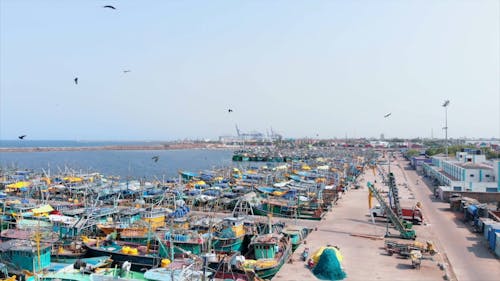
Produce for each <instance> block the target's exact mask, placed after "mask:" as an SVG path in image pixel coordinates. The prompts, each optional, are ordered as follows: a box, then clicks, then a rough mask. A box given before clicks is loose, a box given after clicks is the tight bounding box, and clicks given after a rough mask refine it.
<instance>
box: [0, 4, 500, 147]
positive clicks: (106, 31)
mask: <svg viewBox="0 0 500 281" xmlns="http://www.w3.org/2000/svg"><path fill="white" fill-rule="evenodd" d="M107 4H111V5H114V6H115V7H116V10H111V9H107V8H103V7H102V6H103V5H107ZM499 22H500V2H499V1H496V0H484V1H465V0H463V1H460V0H457V1H446V2H445V1H430V0H428V1H417V0H414V1H389V0H380V1H368V0H365V1H363V0H361V1H314V2H310V1H229V0H226V1H105V2H103V1H64V2H63V1H55V0H51V1H8V0H4V1H0V139H5V140H15V139H16V138H17V136H19V135H24V134H26V135H27V139H31V140H82V141H85V140H95V141H103V140H115V141H171V140H182V139H212V140H216V139H217V138H218V136H223V135H236V130H235V124H237V125H238V127H239V129H240V130H241V131H243V132H251V131H259V132H261V133H263V134H266V131H270V130H271V128H272V130H274V131H276V132H278V133H280V134H282V135H283V136H284V137H285V138H304V137H309V138H319V139H333V138H338V139H342V138H345V136H346V135H347V136H348V138H361V137H365V138H380V135H381V134H384V136H385V138H386V139H391V138H395V137H399V138H415V137H424V138H430V137H431V135H432V136H433V137H434V138H435V139H443V138H444V131H443V130H442V128H443V127H444V126H445V121H444V119H445V110H444V108H443V107H442V106H441V105H442V103H443V102H444V101H445V100H450V101H451V103H450V105H449V107H448V127H449V130H448V138H462V137H467V138H492V137H495V138H499V137H500V81H499V80H500V78H499V77H500V24H499ZM128 70H130V72H124V71H128ZM75 77H78V84H77V85H76V84H75V83H74V78H75ZM228 109H232V110H233V111H232V112H228ZM388 113H392V115H391V116H389V117H388V118H384V115H386V114H388Z"/></svg>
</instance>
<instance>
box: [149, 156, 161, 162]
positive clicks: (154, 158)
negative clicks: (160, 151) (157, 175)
mask: <svg viewBox="0 0 500 281" xmlns="http://www.w3.org/2000/svg"><path fill="white" fill-rule="evenodd" d="M151 159H153V161H155V163H156V162H158V160H160V156H153V157H151Z"/></svg>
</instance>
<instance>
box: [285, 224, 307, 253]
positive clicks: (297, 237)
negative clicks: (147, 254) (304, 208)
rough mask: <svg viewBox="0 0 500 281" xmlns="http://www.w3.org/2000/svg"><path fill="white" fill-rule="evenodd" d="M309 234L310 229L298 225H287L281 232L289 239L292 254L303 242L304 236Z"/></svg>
mask: <svg viewBox="0 0 500 281" xmlns="http://www.w3.org/2000/svg"><path fill="white" fill-rule="evenodd" d="M310 232H311V229H310V228H306V227H303V226H298V225H288V226H285V228H283V229H282V230H281V233H283V234H284V235H285V236H288V237H289V238H290V242H291V243H292V252H294V251H295V250H296V249H297V248H298V247H299V246H300V244H302V243H303V242H304V240H305V238H306V236H307V235H308V234H309V233H310Z"/></svg>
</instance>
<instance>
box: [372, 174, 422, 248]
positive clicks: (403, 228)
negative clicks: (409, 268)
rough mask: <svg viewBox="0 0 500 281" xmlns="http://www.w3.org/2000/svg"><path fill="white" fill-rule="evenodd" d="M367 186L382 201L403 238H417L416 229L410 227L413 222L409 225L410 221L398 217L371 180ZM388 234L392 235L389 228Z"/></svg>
mask: <svg viewBox="0 0 500 281" xmlns="http://www.w3.org/2000/svg"><path fill="white" fill-rule="evenodd" d="M393 177H394V176H393ZM367 186H368V189H369V190H370V192H371V193H372V194H373V196H374V197H375V198H376V199H377V201H378V202H379V203H380V206H382V207H383V208H384V209H385V211H386V215H387V218H388V219H389V220H390V221H391V222H392V224H393V225H394V227H395V228H396V229H397V230H398V231H399V234H400V236H401V238H403V239H415V238H416V237H417V235H416V233H415V230H414V229H410V228H409V227H411V224H410V225H409V224H408V223H406V222H405V221H403V220H402V219H400V218H399V217H398V215H397V214H396V213H395V212H394V211H393V210H392V208H391V207H390V206H388V204H387V203H386V202H385V200H384V198H382V196H381V195H380V192H379V191H378V190H377V188H375V185H374V184H372V183H371V182H368V184H367ZM387 236H391V234H390V233H389V229H387V232H386V237H387Z"/></svg>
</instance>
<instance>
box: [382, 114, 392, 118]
mask: <svg viewBox="0 0 500 281" xmlns="http://www.w3.org/2000/svg"><path fill="white" fill-rule="evenodd" d="M391 114H392V113H387V114H386V115H384V118H387V117H389V116H391Z"/></svg>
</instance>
